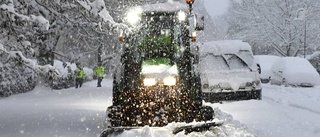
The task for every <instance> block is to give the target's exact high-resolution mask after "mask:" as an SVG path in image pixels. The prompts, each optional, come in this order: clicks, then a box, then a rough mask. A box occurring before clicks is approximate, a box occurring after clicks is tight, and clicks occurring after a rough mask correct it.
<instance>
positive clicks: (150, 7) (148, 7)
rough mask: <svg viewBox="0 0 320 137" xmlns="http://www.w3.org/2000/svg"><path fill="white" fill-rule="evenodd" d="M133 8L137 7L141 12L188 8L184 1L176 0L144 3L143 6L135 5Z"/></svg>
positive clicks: (185, 9)
mask: <svg viewBox="0 0 320 137" xmlns="http://www.w3.org/2000/svg"><path fill="white" fill-rule="evenodd" d="M133 8H139V9H141V10H142V12H145V13H146V12H175V11H185V12H187V11H188V10H189V8H188V5H187V4H186V3H182V2H178V1H171V2H170V1H169V2H163V3H155V4H145V5H143V6H136V7H133Z"/></svg>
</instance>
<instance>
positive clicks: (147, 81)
mask: <svg viewBox="0 0 320 137" xmlns="http://www.w3.org/2000/svg"><path fill="white" fill-rule="evenodd" d="M143 84H144V86H154V85H156V84H157V81H156V79H155V78H144V79H143Z"/></svg>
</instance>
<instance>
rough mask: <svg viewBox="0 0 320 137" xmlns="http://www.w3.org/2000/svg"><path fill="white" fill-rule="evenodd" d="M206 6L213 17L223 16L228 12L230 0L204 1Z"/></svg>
mask: <svg viewBox="0 0 320 137" xmlns="http://www.w3.org/2000/svg"><path fill="white" fill-rule="evenodd" d="M203 1H204V5H205V7H206V9H207V11H208V13H209V14H210V15H211V16H213V17H214V16H217V15H221V14H222V13H224V12H225V11H226V10H227V7H228V0H203Z"/></svg>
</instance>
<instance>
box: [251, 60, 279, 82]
mask: <svg viewBox="0 0 320 137" xmlns="http://www.w3.org/2000/svg"><path fill="white" fill-rule="evenodd" d="M280 58H281V57H279V56H274V55H255V56H254V59H255V60H256V62H257V63H258V64H259V65H260V69H261V73H260V79H261V83H269V82H270V78H271V67H272V64H273V63H274V62H275V61H276V60H278V59H280Z"/></svg>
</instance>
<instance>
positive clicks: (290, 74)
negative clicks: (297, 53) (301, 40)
mask: <svg viewBox="0 0 320 137" xmlns="http://www.w3.org/2000/svg"><path fill="white" fill-rule="evenodd" d="M271 70H272V74H271V81H270V83H271V84H276V85H284V86H294V87H296V86H300V87H313V86H315V85H318V84H320V76H319V73H317V71H316V69H315V68H314V67H313V66H312V65H311V64H310V62H309V61H308V60H306V59H304V58H299V57H282V58H280V59H278V60H277V61H276V62H274V63H273V65H272V68H271Z"/></svg>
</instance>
